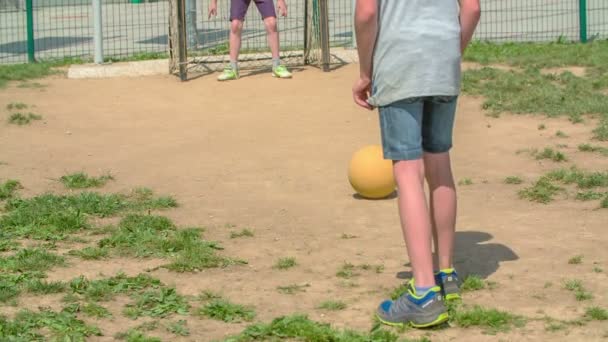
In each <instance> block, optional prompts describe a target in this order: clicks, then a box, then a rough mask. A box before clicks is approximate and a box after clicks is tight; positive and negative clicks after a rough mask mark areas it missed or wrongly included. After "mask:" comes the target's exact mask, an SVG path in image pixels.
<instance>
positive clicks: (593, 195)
mask: <svg viewBox="0 0 608 342" xmlns="http://www.w3.org/2000/svg"><path fill="white" fill-rule="evenodd" d="M604 196H605V194H603V193H600V192H596V191H592V190H587V191H579V192H578V193H577V194H576V199H577V200H579V201H592V200H598V199H601V198H602V197H604Z"/></svg>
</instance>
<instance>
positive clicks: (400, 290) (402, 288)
mask: <svg viewBox="0 0 608 342" xmlns="http://www.w3.org/2000/svg"><path fill="white" fill-rule="evenodd" d="M407 290H408V284H405V283H404V284H401V285H399V286H397V287H396V288H394V289H393V290H392V291H391V293H390V294H389V297H390V298H391V299H392V300H396V299H397V298H399V297H401V295H403V294H404V293H406V292H407Z"/></svg>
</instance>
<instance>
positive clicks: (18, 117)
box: [8, 113, 42, 126]
mask: <svg viewBox="0 0 608 342" xmlns="http://www.w3.org/2000/svg"><path fill="white" fill-rule="evenodd" d="M36 120H42V116H41V115H38V114H34V113H27V114H24V113H13V114H11V115H9V117H8V123H9V124H12V125H17V126H24V125H29V124H30V123H31V122H32V121H36Z"/></svg>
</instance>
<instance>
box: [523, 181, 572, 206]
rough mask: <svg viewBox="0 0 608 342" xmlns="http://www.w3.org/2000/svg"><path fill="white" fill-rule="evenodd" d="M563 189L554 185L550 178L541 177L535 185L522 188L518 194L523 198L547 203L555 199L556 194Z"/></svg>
mask: <svg viewBox="0 0 608 342" xmlns="http://www.w3.org/2000/svg"><path fill="white" fill-rule="evenodd" d="M562 190H563V189H562V188H561V187H559V186H557V185H554V184H553V183H552V182H551V180H550V179H549V178H547V177H541V178H540V179H539V180H538V181H537V182H536V183H534V185H532V186H530V187H527V188H524V189H522V190H520V191H519V192H518V195H519V197H520V198H522V199H527V200H530V201H532V202H537V203H543V204H547V203H549V202H551V201H553V199H554V196H555V195H557V194H558V193H559V192H560V191H562Z"/></svg>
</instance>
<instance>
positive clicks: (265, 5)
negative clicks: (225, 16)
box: [230, 0, 277, 21]
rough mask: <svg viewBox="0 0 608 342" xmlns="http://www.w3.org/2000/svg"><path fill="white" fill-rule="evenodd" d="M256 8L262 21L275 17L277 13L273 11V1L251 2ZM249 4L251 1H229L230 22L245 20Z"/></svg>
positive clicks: (254, 0) (260, 0)
mask: <svg viewBox="0 0 608 342" xmlns="http://www.w3.org/2000/svg"><path fill="white" fill-rule="evenodd" d="M253 2H255V5H256V6H257V7H258V11H259V12H260V14H261V15H262V19H266V18H268V17H275V18H276V16H277V13H276V12H275V10H274V1H272V0H253ZM249 4H251V0H231V1H230V21H232V20H234V19H238V20H245V15H246V14H247V9H248V8H249Z"/></svg>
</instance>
